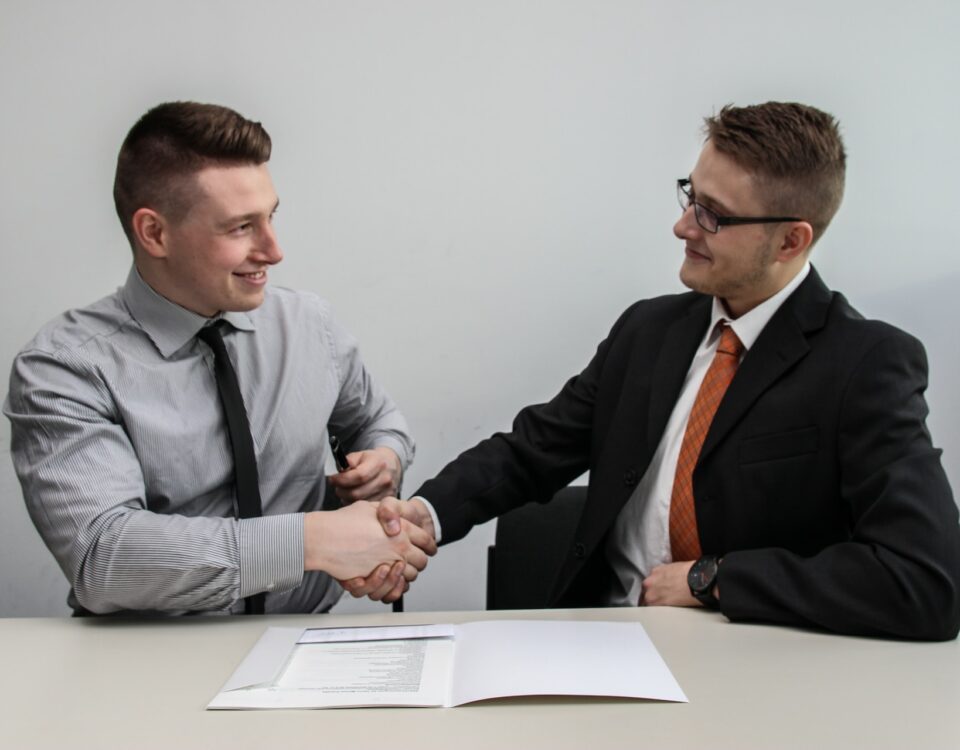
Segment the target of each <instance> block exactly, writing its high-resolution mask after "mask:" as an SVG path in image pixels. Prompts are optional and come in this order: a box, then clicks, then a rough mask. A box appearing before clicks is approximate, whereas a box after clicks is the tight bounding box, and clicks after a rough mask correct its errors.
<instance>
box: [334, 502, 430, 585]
mask: <svg viewBox="0 0 960 750" xmlns="http://www.w3.org/2000/svg"><path fill="white" fill-rule="evenodd" d="M377 518H378V520H379V521H380V524H381V526H382V528H383V531H384V533H386V534H387V535H388V536H390V537H391V538H394V535H395V534H401V533H403V531H404V530H405V529H409V528H410V527H411V526H412V527H413V528H414V529H416V532H415V533H414V536H413V537H411V539H412V541H413V543H414V544H417V545H420V542H421V541H424V543H425V544H426V545H427V546H421V549H422V551H423V552H424V553H425V554H427V555H431V556H432V555H434V554H435V553H436V551H437V544H436V541H435V539H436V532H435V530H434V528H433V518H432V517H431V515H430V512H429V511H428V510H427V508H426V506H425V505H424V504H423V503H422V502H421V501H420V500H416V499H414V500H407V501H400V500H398V499H397V498H395V497H388V498H384V499H383V500H381V501H380V502H379V503H377ZM422 569H423V568H420V570H422ZM414 578H416V575H414V576H413V578H411V577H409V576H408V575H407V573H406V572H405V571H404V569H403V568H402V567H401V566H400V564H399V563H394V564H393V565H392V566H391V565H386V564H384V565H379V566H377V568H376V569H375V570H373V571H372V572H371V573H369V574H367V575H364V576H355V577H353V578H348V579H341V580H340V583H341V584H342V585H343V588H344V589H346V590H347V591H349V592H350V593H351V594H352V595H353V596H354V597H357V598H360V597H364V596H367V597H369V598H370V599H372V600H373V601H385V602H392V601H395V600H397V599H399V598H400V597H401V596H402V595H403V593H404V592H405V591H407V590H408V589H409V588H410V582H411V581H413V580H414Z"/></svg>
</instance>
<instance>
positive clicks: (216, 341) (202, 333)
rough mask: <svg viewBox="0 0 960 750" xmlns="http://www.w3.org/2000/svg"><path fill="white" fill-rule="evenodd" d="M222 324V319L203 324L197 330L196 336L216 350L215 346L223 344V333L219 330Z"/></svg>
mask: <svg viewBox="0 0 960 750" xmlns="http://www.w3.org/2000/svg"><path fill="white" fill-rule="evenodd" d="M223 325H224V323H223V321H222V320H218V321H215V322H214V323H211V324H210V325H207V326H204V327H203V328H201V329H200V330H199V331H198V332H197V338H198V339H200V340H201V341H202V342H203V343H205V344H206V345H207V346H209V347H210V348H211V349H213V350H214V351H216V349H217V348H219V347H221V346H223V334H222V333H221V332H220V330H221V329H222V328H223Z"/></svg>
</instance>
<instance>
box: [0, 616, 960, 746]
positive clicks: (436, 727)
mask: <svg viewBox="0 0 960 750" xmlns="http://www.w3.org/2000/svg"><path fill="white" fill-rule="evenodd" d="M506 617H527V618H548V617H566V618H582V619H609V620H630V619H637V620H639V621H640V622H642V623H643V625H644V627H645V628H646V629H647V632H648V633H649V635H650V637H651V639H652V640H653V642H654V643H655V644H656V645H657V647H658V649H659V650H660V653H661V654H662V655H663V657H664V659H665V660H666V662H667V664H668V665H669V667H670V668H671V670H672V671H673V673H674V675H675V676H676V678H677V680H678V681H679V682H680V685H681V687H682V688H683V689H684V691H685V692H686V694H687V697H688V698H689V699H690V703H689V704H677V703H657V702H644V701H630V700H609V699H595V698H582V699H577V698H523V699H516V698H511V699H503V700H497V701H490V702H486V703H480V704H473V705H469V706H461V707H459V708H450V709H441V708H425V709H417V708H378V709H346V710H330V711H325V710H319V711H205V710H204V706H205V705H206V703H207V702H208V701H209V700H210V698H212V697H213V695H214V694H215V693H216V692H217V690H218V689H219V688H220V686H221V685H222V684H223V682H224V681H225V680H226V679H227V677H228V676H229V675H230V674H231V673H232V671H233V669H234V668H235V667H236V666H237V664H238V663H239V662H240V660H241V659H242V658H243V656H244V655H245V654H246V653H247V651H248V650H249V649H250V647H251V646H252V645H253V644H254V642H255V641H256V640H257V638H258V637H259V636H260V634H261V632H262V631H263V629H264V628H265V627H266V626H267V625H286V626H290V625H293V626H301V625H302V626H304V627H306V626H310V625H318V624H322V625H347V624H357V625H361V624H362V625H372V624H383V623H384V622H406V623H414V622H462V621H465V620H476V619H491V618H495V619H503V618H506ZM557 658H562V654H558V655H557ZM0 665H2V670H3V674H2V677H0V747H2V748H10V750H20V749H21V748H33V747H43V748H48V747H50V748H58V747H60V748H88V747H89V748H104V749H107V748H132V749H136V750H146V749H149V748H163V749H164V750H171V749H172V750H179V749H185V748H229V749H230V750H234V749H239V748H257V749H258V750H274V749H275V750H288V749H289V750H293V749H294V748H310V749H311V750H318V749H319V748H336V749H337V750H341V749H342V748H377V750H391V749H392V748H401V747H402V748H444V750H450V749H451V748H452V749H453V750H467V749H468V748H480V747H484V748H503V749H504V750H513V749H514V748H551V749H552V750H561V749H562V748H577V750H600V748H647V747H649V748H671V747H672V748H681V749H686V748H703V749H704V750H708V749H709V750H717V749H719V748H804V749H805V750H806V749H809V748H859V747H863V748H870V750H879V749H880V748H898V749H899V748H923V750H936V749H937V748H945V749H946V748H950V749H951V750H954V749H955V748H958V747H960V642H958V641H953V642H950V643H933V644H929V643H901V642H894V641H881V640H866V639H860V638H846V637H841V636H832V635H822V634H819V633H808V632H802V631H798V630H792V629H789V628H775V627H766V626H755V625H734V624H730V623H728V622H727V621H726V620H725V619H724V618H723V617H722V616H720V615H717V614H715V613H712V612H706V611H703V610H688V609H672V608H649V609H596V610H573V611H556V610H554V611H542V612H445V613H429V614H428V613H422V612H420V613H418V612H410V613H405V614H401V615H394V614H391V613H388V612H386V611H385V612H384V614H382V615H380V614H377V615H341V616H338V615H327V616H313V617H310V616H270V617H233V618H220V617H214V618H185V619H179V620H173V621H163V622H159V621H152V622H136V621H109V620H102V619H84V620H78V619H71V618H49V619H3V620H0Z"/></svg>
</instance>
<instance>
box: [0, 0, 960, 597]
mask: <svg viewBox="0 0 960 750" xmlns="http://www.w3.org/2000/svg"><path fill="white" fill-rule="evenodd" d="M958 32H960V6H958V5H957V3H955V2H952V1H951V0H943V2H935V1H932V0H931V1H926V2H924V1H922V0H921V1H918V2H913V3H909V4H908V3H902V2H887V1H885V0H881V1H879V2H871V3H866V2H850V3H838V2H836V1H835V0H831V1H829V2H827V1H824V0H807V2H803V3H797V2H794V3H778V2H770V0H764V1H762V2H760V1H757V2H755V1H753V0H742V1H740V2H729V3H717V2H702V1H701V0H690V1H688V2H685V3H664V2H657V1H656V0H638V1H636V2H614V1H611V0H592V1H591V2H563V1H560V0H555V1H551V2H546V1H543V0H541V1H531V2H519V1H513V2H509V1H506V0H486V1H485V2H443V1H442V0H408V1H406V2H390V1H389V0H380V1H376V2H374V1H370V0H359V1H355V2H346V1H344V2H330V1H327V2H322V1H318V0H299V1H298V0H288V1H286V2H284V1H278V2H274V3H271V4H266V3H262V2H252V1H251V0H229V1H227V0H222V1H214V0H205V1H204V0H192V1H186V0H165V2H163V3H147V2H142V0H98V1H97V2H87V3H74V2H68V1H67V0H64V1H63V2H56V1H55V0H0V71H2V75H0V103H2V104H0V106H2V111H3V116H2V117H0V148H2V150H3V165H4V168H3V170H2V172H0V210H2V221H0V247H2V252H3V260H4V266H5V268H4V273H3V274H0V300H2V303H0V304H2V305H3V308H2V309H3V321H4V324H3V326H2V330H0V370H2V372H3V373H4V376H3V377H4V378H5V376H6V372H7V371H8V368H9V364H10V361H11V360H12V358H13V356H14V354H15V353H16V352H17V351H18V350H19V348H20V347H21V346H22V345H23V344H24V343H25V342H26V341H27V340H28V339H29V338H30V337H31V336H32V335H33V333H34V332H35V331H36V329H37V328H39V326H40V325H41V324H42V323H44V322H45V321H46V320H48V319H50V318H51V317H53V316H54V315H56V314H57V313H58V312H60V311H62V310H63V309H65V308H68V307H74V306H79V305H83V304H86V303H88V302H90V301H92V300H94V299H97V298H99V297H101V296H103V295H104V294H107V293H109V292H110V291H112V290H113V289H114V288H115V287H117V286H118V285H119V284H121V283H122V282H123V279H124V277H125V275H126V272H127V269H128V266H129V263H130V255H129V250H128V249H127V247H126V245H125V241H124V238H123V235H122V233H121V231H120V227H119V224H118V222H117V220H116V217H115V215H114V212H113V205H112V201H111V185H112V173H113V167H114V161H115V158H116V151H117V149H118V148H119V145H120V142H121V140H122V138H123V136H124V134H125V133H126V131H127V129H128V128H129V127H130V125H131V124H132V123H133V122H134V120H135V119H136V118H137V117H138V116H139V115H140V114H141V113H142V112H144V111H145V110H146V109H147V108H149V107H150V106H152V105H153V104H155V103H157V102H160V101H164V100H170V99H197V100H202V101H213V102H218V103H223V104H227V105H229V106H232V107H234V108H236V109H238V110H239V111H240V112H242V113H244V114H245V115H247V116H249V117H252V118H254V119H260V120H262V121H263V122H264V124H265V125H266V127H267V128H268V130H269V131H270V133H271V135H272V136H273V139H274V144H275V149H274V157H273V159H272V161H271V169H272V172H273V176H274V181H275V184H276V186H277V189H278V191H279V194H280V197H281V202H282V207H281V210H280V213H279V215H278V231H279V234H280V240H281V243H282V245H283V247H284V249H285V251H286V253H287V257H286V260H285V261H284V262H283V263H282V264H281V266H279V267H278V268H277V269H276V270H275V272H274V273H273V279H274V283H277V284H283V285H288V286H296V287H300V288H306V289H311V290H315V291H317V292H320V293H321V294H323V295H325V296H326V297H327V298H329V299H330V300H331V301H332V302H333V303H334V305H335V308H336V309H337V311H338V313H339V316H340V317H341V318H342V320H343V321H344V323H345V324H346V325H347V326H348V327H349V328H350V329H351V330H352V331H353V332H354V333H355V334H356V335H357V336H358V337H359V339H360V341H361V343H362V345H363V348H364V352H365V358H366V361H367V363H368V365H369V366H370V367H371V368H372V370H373V371H374V373H376V375H377V376H378V377H379V378H380V379H381V380H382V381H383V382H384V383H385V385H386V386H387V388H388V389H389V390H390V392H391V393H392V395H393V396H394V397H395V398H396V399H397V401H398V402H399V403H400V404H401V406H402V407H403V409H404V411H405V412H406V414H407V416H408V418H409V420H410V423H411V425H412V426H413V429H414V431H415V435H416V437H417V440H418V457H417V461H416V463H415V465H414V467H413V469H412V470H411V471H410V473H409V475H408V478H407V482H406V487H407V489H408V490H413V489H414V488H416V486H418V484H419V483H420V482H421V481H422V480H423V479H426V478H427V477H429V476H431V475H433V474H434V473H435V472H436V471H438V470H439V469H440V468H441V467H442V466H443V464H445V463H446V462H447V461H448V460H449V459H451V458H453V457H454V456H455V455H456V454H457V453H459V452H460V451H461V450H463V449H465V448H467V447H469V446H470V445H472V444H474V443H475V442H476V441H477V440H479V439H480V438H483V437H486V436H487V435H489V434H490V433H492V432H493V431H495V430H498V429H503V428H505V427H507V426H508V425H509V423H510V421H511V419H512V417H513V415H514V413H515V412H516V410H517V409H518V408H519V407H520V406H522V405H524V404H526V403H529V402H534V401H541V400H545V399H547V398H549V397H550V396H551V395H552V394H553V393H554V392H555V391H556V390H557V389H558V388H559V387H560V385H561V384H562V383H563V382H564V380H566V378H567V377H568V376H569V375H571V374H573V373H574V372H576V371H578V370H579V369H580V368H581V367H582V366H583V365H584V364H585V363H586V362H587V361H588V359H589V358H590V356H591V354H592V352H593V350H594V348H595V346H596V344H597V343H598V342H599V341H600V339H601V338H602V337H603V336H604V335H605V333H606V331H607V330H608V327H609V326H610V325H611V324H612V323H613V321H614V319H615V318H616V316H617V315H618V314H619V312H621V311H622V310H623V308H625V307H626V306H627V305H628V304H630V303H631V302H632V301H633V300H635V299H638V298H641V297H645V296H651V295H656V294H662V293H667V292H673V291H679V290H680V289H681V285H680V283H679V281H678V280H677V269H678V267H679V264H680V260H681V252H682V250H681V246H680V243H679V242H678V241H677V240H676V239H675V238H674V237H673V236H672V234H671V227H672V224H673V222H674V221H675V220H676V218H677V215H678V211H679V209H678V207H677V204H676V199H675V197H674V182H673V181H674V180H675V179H676V178H677V177H678V176H681V175H685V174H687V173H688V172H689V170H690V169H691V167H692V165H693V163H694V161H695V159H696V156H697V153H698V151H699V147H700V134H699V123H700V120H701V118H702V117H703V116H704V115H706V114H710V113H712V112H713V111H715V110H716V109H718V108H719V107H720V106H722V105H723V104H725V103H728V102H735V103H738V104H747V103H755V102H760V101H765V100H768V99H783V100H799V101H804V102H808V103H811V104H815V105H817V106H820V107H822V108H824V109H827V110H829V111H831V112H833V113H834V114H836V115H837V116H838V117H839V118H840V120H841V122H842V123H843V126H844V133H845V137H846V140H847V146H848V151H849V177H848V183H847V197H846V200H845V202H844V206H843V207H842V209H841V211H840V214H839V215H838V217H837V219H836V220H835V222H834V225H833V226H832V227H831V229H830V231H829V232H828V233H827V234H826V236H825V238H824V240H823V241H822V242H821V243H820V244H819V245H818V247H817V248H816V249H815V251H814V262H815V263H816V265H817V266H818V268H819V269H820V271H821V273H822V274H823V276H824V277H825V279H826V280H827V282H828V283H829V284H830V285H831V286H833V287H834V288H837V289H841V290H843V291H844V292H845V293H846V294H847V296H848V297H849V298H850V299H851V300H852V301H853V302H854V304H855V305H857V306H858V307H859V308H860V309H861V311H862V312H864V313H865V314H867V315H869V316H873V317H883V318H886V319H888V320H890V321H892V322H895V323H897V324H899V325H901V326H903V327H905V328H906V329H908V330H910V331H911V332H913V333H915V334H916V335H918V336H920V337H921V339H923V340H924V341H925V343H926V344H927V348H928V352H929V356H930V364H931V380H930V389H929V393H928V395H929V400H930V404H931V408H932V416H931V418H930V421H929V424H930V427H931V430H932V432H933V435H934V439H935V442H936V443H937V444H938V445H940V446H941V447H943V448H944V463H945V465H946V467H947V471H948V473H949V474H950V475H951V478H952V482H953V485H954V486H955V487H956V486H958V483H960V398H958V396H957V389H956V387H955V384H956V381H957V377H958V374H960V354H958V346H957V342H958V336H957V333H956V331H955V326H953V325H951V324H950V323H949V322H946V321H947V320H948V318H947V317H946V316H947V314H948V313H949V312H952V309H951V308H955V303H953V300H952V295H953V294H955V293H956V290H957V289H958V288H960V247H958V241H957V236H958V229H957V226H956V223H957V215H958V214H957V206H958V197H960V194H958V190H957V187H956V184H955V180H956V174H957V168H958V166H960V158H958V157H960V145H958V143H960V139H958V137H957V124H958V122H960V98H958V97H957V95H956V91H957V81H958V73H960V52H958V46H957V44H956V38H957V36H958ZM2 382H3V383H4V389H5V380H3V381H2ZM0 449H2V450H0V453H2V454H4V455H0V616H19V615H56V614H65V613H66V611H67V610H66V606H65V603H64V599H65V595H66V590H67V586H66V583H65V581H64V579H63V577H62V575H61V573H60V571H59V569H58V568H57V567H56V565H55V564H54V562H53V558H52V557H51V556H50V555H49V554H48V553H47V551H46V549H45V548H44V547H43V545H42V544H41V542H40V540H39V537H38V536H37V534H36V532H35V531H34V529H33V527H32V525H31V524H30V522H29V519H28V518H27V515H26V512H25V510H24V508H23V503H22V499H21V496H20V488H19V485H18V483H17V481H16V478H15V477H14V475H13V471H12V468H11V465H10V460H9V455H8V454H9V425H8V424H6V421H5V420H4V424H3V426H2V430H0ZM492 534H493V524H488V525H486V526H485V527H482V528H480V529H478V530H475V531H474V532H473V533H472V534H471V535H470V536H469V537H468V538H467V539H466V540H465V541H463V542H460V543H458V544H456V545H453V546H451V547H448V548H445V549H443V550H442V551H441V553H440V555H439V556H438V557H437V558H436V560H435V561H434V562H433V563H432V564H431V566H430V568H429V569H428V571H427V572H426V573H425V574H424V576H423V577H422V579H421V580H420V581H419V582H418V584H417V585H416V587H415V589H414V590H413V591H412V592H411V593H410V594H409V595H408V596H407V607H408V609H421V610H427V609H461V608H482V606H483V594H484V572H485V547H486V545H487V544H488V543H489V541H490V540H491V539H492ZM342 606H344V605H342ZM345 606H346V607H347V608H349V609H352V610H356V609H358V608H360V609H363V608H364V607H369V606H375V607H379V606H380V605H369V604H358V603H354V602H347V603H346V604H345Z"/></svg>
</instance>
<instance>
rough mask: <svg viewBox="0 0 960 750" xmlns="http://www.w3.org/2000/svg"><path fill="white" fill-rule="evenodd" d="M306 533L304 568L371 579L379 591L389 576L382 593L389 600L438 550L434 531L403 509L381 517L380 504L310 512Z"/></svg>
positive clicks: (335, 575)
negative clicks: (413, 520) (412, 519)
mask: <svg viewBox="0 0 960 750" xmlns="http://www.w3.org/2000/svg"><path fill="white" fill-rule="evenodd" d="M388 532H391V533H390V534H389V535H388ZM303 535H304V570H322V571H325V572H327V573H329V574H330V575H331V576H333V577H334V578H337V579H338V580H341V581H342V580H352V579H357V578H361V579H366V580H370V581H371V587H372V588H371V590H373V588H375V589H376V591H377V592H379V591H381V589H383V588H384V586H385V583H386V582H387V581H388V580H389V581H390V582H391V587H390V590H389V591H383V596H382V597H381V598H384V599H386V600H387V601H392V600H393V599H395V598H397V597H399V596H400V595H401V594H402V593H403V591H405V590H406V587H407V586H408V585H409V582H410V581H413V580H415V579H416V577H417V575H418V574H419V573H420V571H421V570H423V569H424V568H425V567H426V566H427V558H428V557H429V556H431V555H434V554H436V551H437V545H436V542H435V541H434V539H433V535H432V534H431V533H429V532H428V531H426V530H424V529H422V528H420V527H419V526H418V525H416V524H414V523H411V522H410V521H408V520H406V519H404V518H402V517H401V516H400V515H399V514H389V513H388V514H386V515H384V517H383V519H381V515H380V504H378V503H368V502H356V503H353V504H352V505H348V506H346V507H344V508H340V509H338V510H334V511H314V512H312V513H307V514H306V515H305V516H304V527H303ZM381 571H383V575H382V576H381V575H380V573H381ZM395 589H396V590H397V591H398V593H396V594H395V595H394V590H395ZM388 596H392V598H387V597H388Z"/></svg>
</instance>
